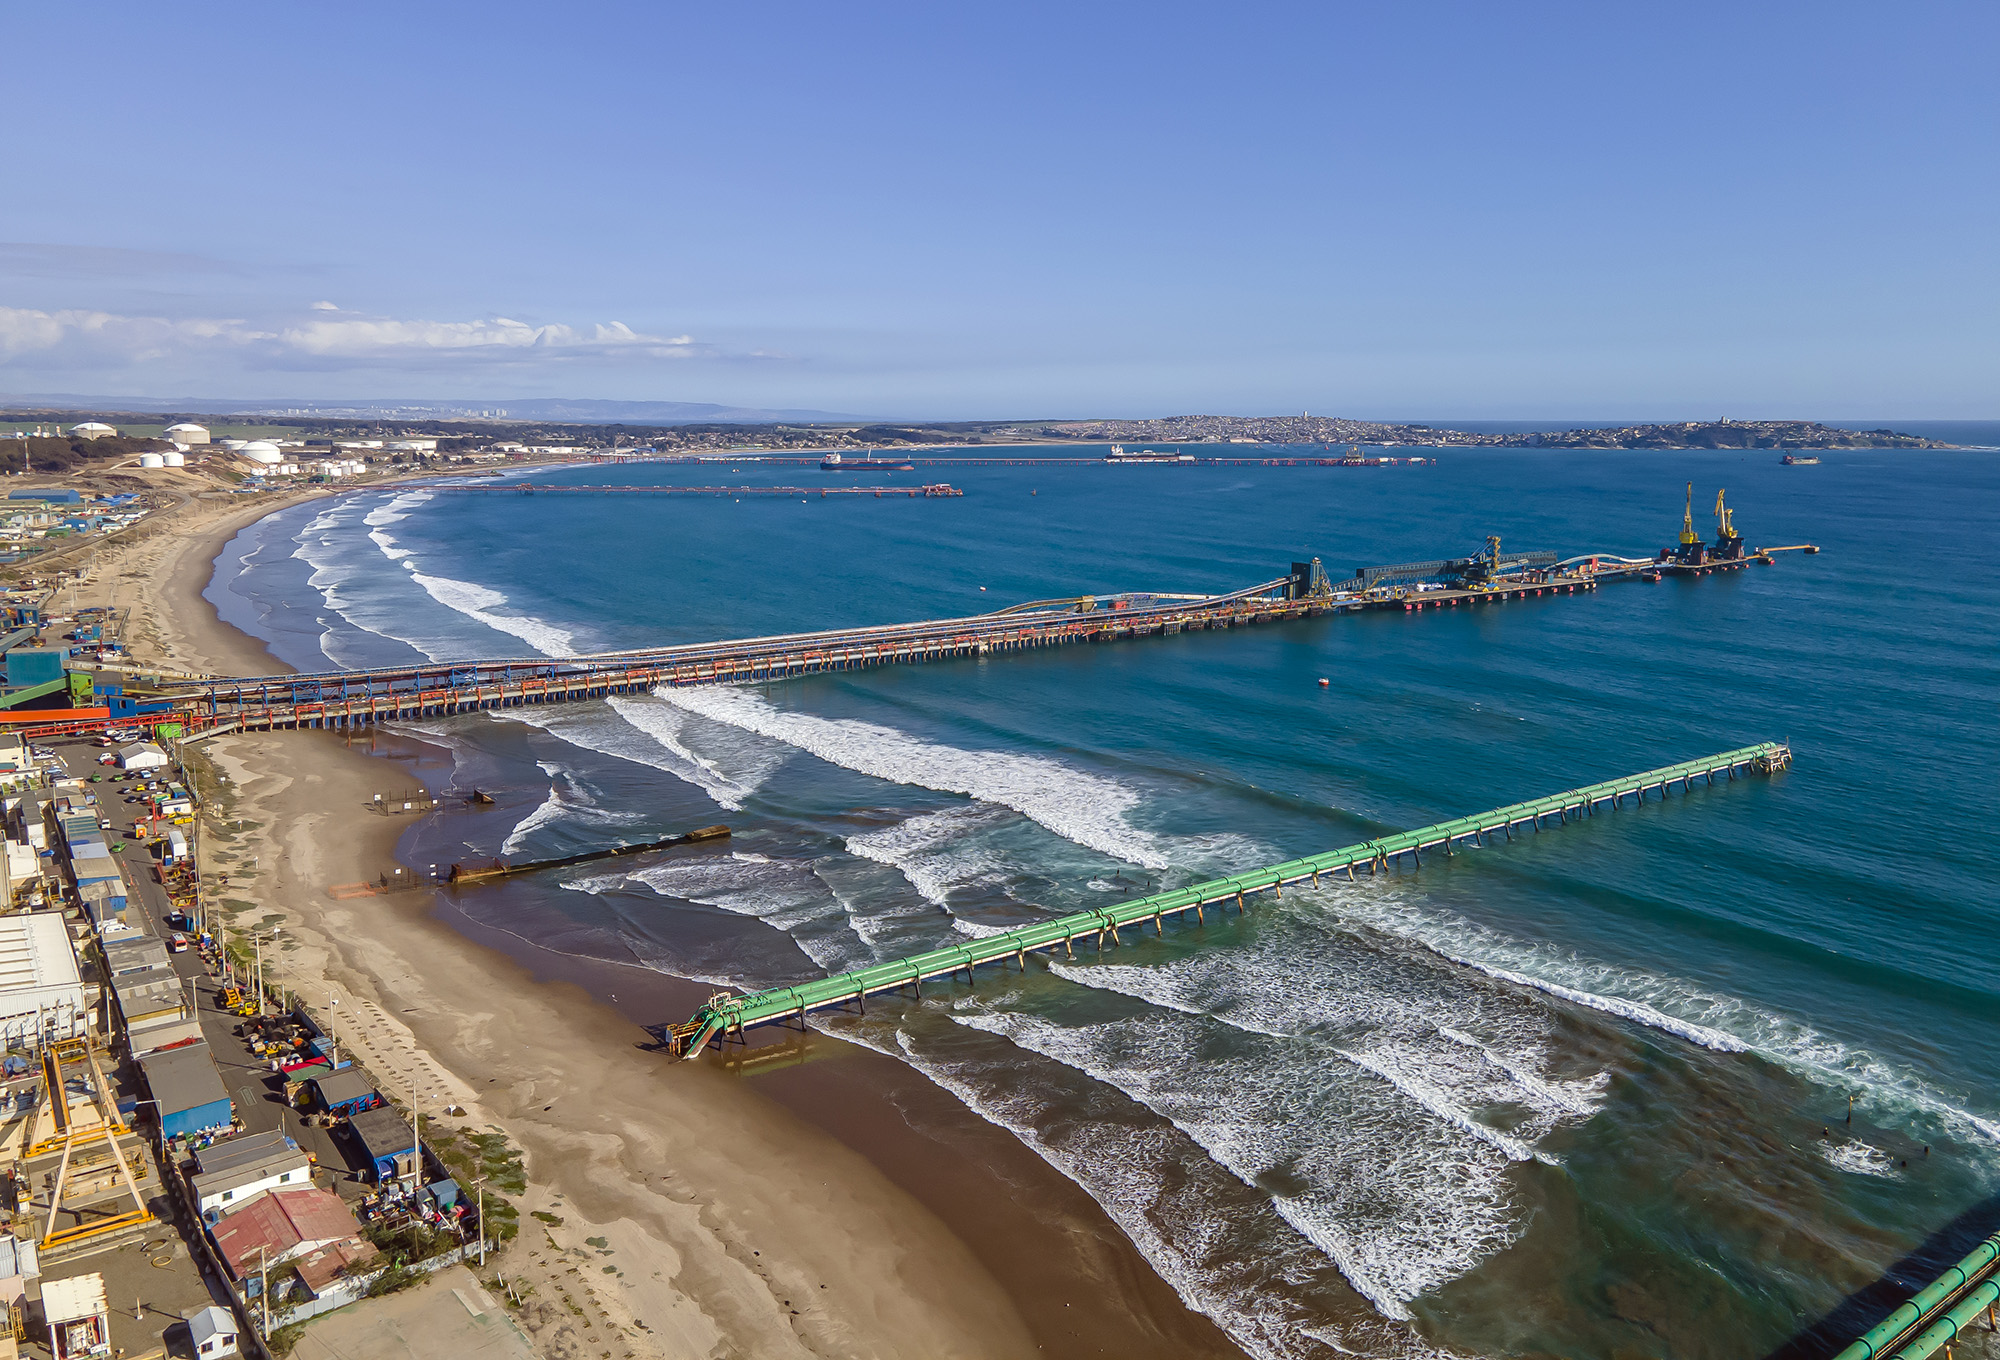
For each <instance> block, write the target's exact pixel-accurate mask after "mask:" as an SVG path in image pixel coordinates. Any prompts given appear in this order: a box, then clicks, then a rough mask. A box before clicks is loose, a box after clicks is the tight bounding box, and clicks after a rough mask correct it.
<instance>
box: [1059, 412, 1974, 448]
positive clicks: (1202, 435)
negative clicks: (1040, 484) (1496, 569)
mask: <svg viewBox="0 0 2000 1360" xmlns="http://www.w3.org/2000/svg"><path fill="white" fill-rule="evenodd" d="M1046 430H1047V433H1048V434H1049V435H1051V436H1053V437H1057V438H1067V439H1084V440H1092V441H1097V440H1107V439H1117V440H1134V441H1157V442H1161V443H1176V442H1179V443H1223V442H1231V441H1233V442H1237V443H1260V444H1318V443H1357V444H1415V445H1423V446H1430V447H1438V446H1446V447H1455V448H1465V447H1473V448H1477V447H1490V448H1531V449H1532V448H1544V449H1884V448H1887V449H1943V448H1950V447H1952V446H1951V445H1949V444H1946V443H1943V442H1942V441H1939V440H1935V439H1926V438H1924V437H1923V436H1922V435H1915V434H1903V433H1900V432H1898V431H1896V430H1842V429H1836V428H1834V427H1833V426H1831V425H1821V424H1819V423H1818V422H1816V421H1811V420H1686V421H1675V422H1671V423H1668V424H1661V425H1625V426H1620V427H1616V428H1599V427H1582V428H1577V429H1571V430H1527V431H1504V432H1502V431H1472V430H1453V429H1443V428H1434V427H1432V426H1429V425H1398V424H1390V423H1386V422H1382V421H1373V420H1343V419H1340V418H1337V417H1331V416H1305V415H1298V416H1170V417H1167V418H1165V419H1162V420H1072V421H1063V422H1060V423H1057V424H1051V425H1049V426H1047V427H1046Z"/></svg>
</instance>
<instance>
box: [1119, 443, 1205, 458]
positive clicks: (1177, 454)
mask: <svg viewBox="0 0 2000 1360" xmlns="http://www.w3.org/2000/svg"><path fill="white" fill-rule="evenodd" d="M1104 461H1105V462H1107V463H1192V462H1193V461H1194V455H1193V454H1191V453H1182V452H1181V451H1180V450H1179V449H1165V450H1162V449H1138V450H1136V451H1134V452H1131V453H1127V452H1126V451H1125V446H1124V445H1123V444H1113V445H1112V446H1111V452H1109V453H1107V454H1105V455H1104Z"/></svg>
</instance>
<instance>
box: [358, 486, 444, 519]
mask: <svg viewBox="0 0 2000 1360" xmlns="http://www.w3.org/2000/svg"><path fill="white" fill-rule="evenodd" d="M435 499H437V493H436V492H435V491H427V490H424V489H422V488H419V489H417V490H415V491H404V492H401V493H399V494H398V495H395V496H392V497H390V498H389V500H387V501H385V502H384V503H383V504H381V505H378V506H376V507H375V508H374V509H373V510H370V511H369V512H368V513H367V514H366V515H363V516H362V517H361V522H362V523H363V524H365V525H367V526H368V527H369V528H371V529H376V528H380V527H381V526H382V525H385V524H400V523H402V521H404V520H406V519H408V518H409V517H410V512H411V511H412V510H414V509H416V508H417V507H418V506H420V505H422V504H424V503H425V502H427V501H432V500H435Z"/></svg>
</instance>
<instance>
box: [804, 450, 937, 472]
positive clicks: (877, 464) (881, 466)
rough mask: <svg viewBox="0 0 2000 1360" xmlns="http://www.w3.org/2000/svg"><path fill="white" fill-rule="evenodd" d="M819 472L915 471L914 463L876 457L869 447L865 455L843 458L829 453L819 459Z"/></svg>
mask: <svg viewBox="0 0 2000 1360" xmlns="http://www.w3.org/2000/svg"><path fill="white" fill-rule="evenodd" d="M819 469H820V471H821V472H915V471H916V470H917V469H916V464H914V463H898V462H894V461H892V460H890V459H887V458H877V457H876V456H875V454H874V451H873V450H872V449H871V450H870V451H869V452H868V453H867V454H866V455H865V456H863V457H860V458H853V459H843V458H842V457H841V456H840V455H839V454H837V453H829V454H828V455H827V456H826V457H824V458H822V459H820V460H819Z"/></svg>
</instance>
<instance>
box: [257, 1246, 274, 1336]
mask: <svg viewBox="0 0 2000 1360" xmlns="http://www.w3.org/2000/svg"><path fill="white" fill-rule="evenodd" d="M257 1299H258V1301H259V1302H260V1303H262V1304H263V1305H264V1335H265V1336H269V1335H270V1334H271V1270H270V1267H269V1266H268V1265H266V1264H265V1261H264V1248H262V1247H259V1248H257Z"/></svg>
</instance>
